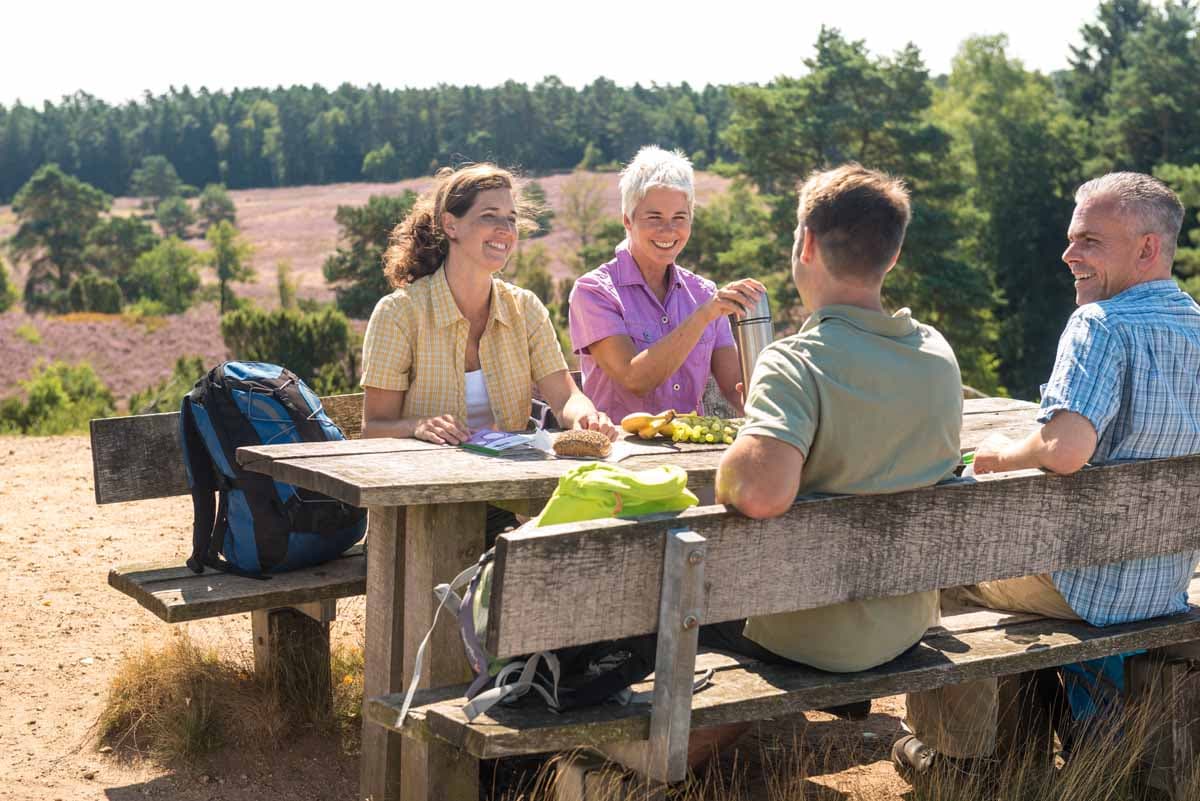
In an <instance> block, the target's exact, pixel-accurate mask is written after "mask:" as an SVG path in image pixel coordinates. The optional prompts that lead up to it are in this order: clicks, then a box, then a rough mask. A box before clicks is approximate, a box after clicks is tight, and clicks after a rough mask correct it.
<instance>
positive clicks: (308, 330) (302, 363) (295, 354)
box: [221, 307, 357, 394]
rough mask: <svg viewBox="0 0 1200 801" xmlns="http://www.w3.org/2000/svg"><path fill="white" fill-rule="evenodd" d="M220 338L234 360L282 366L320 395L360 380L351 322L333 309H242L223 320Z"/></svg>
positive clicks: (344, 389) (351, 385) (346, 387)
mask: <svg viewBox="0 0 1200 801" xmlns="http://www.w3.org/2000/svg"><path fill="white" fill-rule="evenodd" d="M221 336H222V338H223V339H224V340H225V346H226V347H227V348H228V349H229V351H230V353H232V354H233V358H235V359H240V360H243V361H256V362H271V363H273V364H281V365H283V366H284V367H287V368H288V369H289V370H291V371H292V372H294V373H296V375H298V376H300V377H301V378H303V379H304V380H305V381H307V382H308V383H309V384H311V385H312V386H313V388H314V389H316V390H317V391H318V392H319V393H325V394H329V393H331V392H335V393H336V392H346V391H350V390H351V389H352V387H353V386H354V381H355V380H356V378H357V373H356V364H357V353H356V347H357V345H356V343H355V338H354V337H353V336H352V332H351V329H350V323H349V321H347V319H346V317H345V315H343V314H342V313H341V312H339V311H338V310H336V309H333V308H329V307H326V308H324V309H322V310H321V311H318V312H314V313H305V312H300V311H293V310H290V309H279V310H276V311H271V312H265V311H260V310H257V309H240V310H238V311H235V312H231V313H229V314H227V315H225V316H224V317H223V318H221Z"/></svg>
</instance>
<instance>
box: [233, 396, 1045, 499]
mask: <svg viewBox="0 0 1200 801" xmlns="http://www.w3.org/2000/svg"><path fill="white" fill-rule="evenodd" d="M963 407H964V408H963V429H962V448H963V450H964V451H966V450H972V449H974V448H975V447H976V446H977V445H979V443H980V442H982V441H983V440H984V439H985V438H986V437H987V436H988V435H990V434H992V433H996V432H999V433H1003V434H1007V435H1009V436H1019V435H1022V434H1026V433H1028V432H1030V431H1032V430H1033V429H1034V428H1035V427H1036V422H1035V421H1034V416H1035V414H1036V410H1037V406H1036V405H1034V404H1032V403H1028V402H1025V401H1014V400H1008V399H1006V398H983V399H979V400H967V401H964V402H963ZM666 445H669V443H665V441H664V449H663V451H662V452H661V453H652V454H651V453H647V454H640V455H636V456H631V457H629V458H628V459H625V460H624V461H622V462H621V465H622V466H625V467H629V468H631V469H636V470H640V469H644V468H647V467H656V466H658V465H663V464H674V465H679V466H680V467H682V468H684V469H685V470H687V471H688V476H689V479H690V483H691V485H692V486H693V487H703V486H709V485H711V484H712V482H713V476H714V474H715V473H716V468H717V464H718V462H720V460H721V454H722V452H723V451H724V448H723V447H722V446H719V445H695V444H691V443H681V444H679V445H677V446H675V447H676V448H677V450H670V449H669V448H667V447H665V446H666ZM237 458H238V461H239V462H240V463H241V464H242V466H243V467H245V468H246V469H248V470H253V471H255V472H260V473H266V474H268V475H270V476H271V477H273V478H276V479H279V480H280V481H286V482H288V483H290V484H296V485H298V486H301V487H305V488H307V489H312V490H317V491H319V492H323V493H325V494H326V495H329V496H331V497H334V498H337V499H339V500H342V501H345V502H346V503H349V504H352V505H354V506H411V505H416V504H428V503H464V502H470V501H492V500H502V499H523V498H546V497H549V496H550V494H551V493H552V492H553V491H554V487H555V486H556V485H557V483H558V479H559V477H560V476H562V475H563V474H564V473H566V472H567V471H568V470H570V469H571V468H572V467H575V466H576V465H578V464H579V463H580V462H579V461H577V460H570V459H554V458H550V457H546V456H543V455H541V454H538V453H529V452H525V453H521V454H514V455H505V456H485V455H482V454H477V453H471V452H469V451H465V450H463V449H462V448H456V447H450V446H445V445H433V444H431V443H428V442H421V441H419V440H413V439H374V440H346V441H342V442H320V443H302V444H296V445H264V446H259V447H251V448H239V449H238V452H237Z"/></svg>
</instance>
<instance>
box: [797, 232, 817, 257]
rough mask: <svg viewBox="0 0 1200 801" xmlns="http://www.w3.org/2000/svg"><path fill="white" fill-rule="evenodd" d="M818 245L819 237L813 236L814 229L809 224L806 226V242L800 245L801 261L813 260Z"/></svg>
mask: <svg viewBox="0 0 1200 801" xmlns="http://www.w3.org/2000/svg"><path fill="white" fill-rule="evenodd" d="M816 247H817V238H816V237H815V236H813V232H812V229H811V228H809V227H808V226H807V225H806V226H804V243H803V244H802V245H800V263H801V264H808V263H809V262H811V261H812V257H813V251H814V250H816Z"/></svg>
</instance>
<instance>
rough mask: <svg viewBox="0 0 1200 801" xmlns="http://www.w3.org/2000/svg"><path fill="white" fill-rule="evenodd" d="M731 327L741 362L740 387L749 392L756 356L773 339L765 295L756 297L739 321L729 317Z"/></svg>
mask: <svg viewBox="0 0 1200 801" xmlns="http://www.w3.org/2000/svg"><path fill="white" fill-rule="evenodd" d="M729 324H730V325H731V326H732V327H733V339H734V341H735V342H737V347H738V356H739V357H741V360H742V385H743V387H744V388H745V390H744V391H746V392H749V391H750V376H751V375H753V374H754V363H755V362H756V361H758V354H760V353H762V349H763V348H765V347H766V346H767V345H770V344H771V342H772V341H773V340H774V339H775V324H774V323H773V322H772V320H771V303H770V301H768V300H767V293H766V292H764V293H762V294H761V295H759V296H758V302H757V303H755V304H754V308H753V309H751V310H750V312H749V313H748V314H747V315H746V316H745V317H744V318H742V319H741V320H739V319H738V318H737V317H736V316H735V315H732V314H731V315H729Z"/></svg>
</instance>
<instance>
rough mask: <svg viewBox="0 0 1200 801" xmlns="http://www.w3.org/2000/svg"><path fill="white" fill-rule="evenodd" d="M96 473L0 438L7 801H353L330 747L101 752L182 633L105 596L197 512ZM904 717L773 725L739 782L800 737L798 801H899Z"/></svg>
mask: <svg viewBox="0 0 1200 801" xmlns="http://www.w3.org/2000/svg"><path fill="white" fill-rule="evenodd" d="M91 471H92V465H91V451H90V448H89V444H88V440H87V438H86V437H0V569H2V572H3V576H4V579H3V583H2V584H0V586H2V587H3V595H2V598H0V602H2V603H0V610H2V614H3V623H2V624H0V632H2V633H3V636H2V637H0V799H5V801H8V800H10V799H11V801H76V800H77V799H78V800H81V801H82V800H86V799H105V800H106V801H132V800H133V799H138V801H142V799H145V798H147V797H158V798H169V799H180V800H181V801H251V799H260V798H272V799H296V801H308V800H309V799H311V800H312V801H325V799H329V800H330V801H333V800H334V799H337V800H338V801H351V799H354V798H355V797H356V794H357V793H356V790H357V786H358V761H357V759H356V758H354V757H351V756H346V755H344V754H342V753H341V752H340V751H341V749H340V745H339V743H337V742H335V738H332V737H330V738H316V737H310V738H307V739H304V740H302V741H300V742H295V743H289V744H288V745H287V746H286V748H285V749H284V750H282V751H273V752H259V753H245V754H237V753H230V752H229V751H228V750H227V751H224V752H221V753H219V754H217V755H216V756H214V757H212V758H208V759H204V760H201V761H200V762H198V763H196V764H194V765H188V766H174V767H170V766H168V767H164V766H159V765H155V764H153V763H150V762H148V761H122V760H119V759H117V758H115V757H113V756H112V755H111V754H104V753H100V752H99V751H98V747H99V745H98V743H97V742H96V740H95V736H94V724H95V721H96V719H97V717H98V715H99V713H100V711H101V708H102V706H103V702H104V696H105V693H106V691H107V687H108V683H109V680H110V678H111V676H112V675H113V673H114V672H115V670H116V667H117V665H118V664H119V662H120V660H121V658H122V655H124V654H129V653H133V652H136V651H137V650H138V649H139V648H141V647H142V646H144V645H151V646H156V645H161V644H162V643H164V642H166V641H167V639H168V638H169V637H170V636H172V634H171V631H172V627H170V626H168V625H167V624H165V623H162V622H161V621H160V620H159V619H158V618H156V617H155V616H154V615H152V614H150V613H149V612H147V611H146V610H144V609H142V608H141V607H140V606H138V605H137V604H136V603H135V602H133V601H132V600H131V599H129V598H128V597H127V596H125V595H122V594H121V593H118V592H117V591H115V590H113V589H111V588H110V587H109V586H108V584H107V581H106V576H107V573H108V569H109V567H110V566H112V565H118V564H130V563H136V562H153V561H169V560H182V559H183V558H184V557H185V555H186V554H185V547H186V545H187V544H188V543H189V542H190V523H191V504H190V502H189V501H188V499H187V498H186V497H180V498H169V499H162V500H157V501H141V502H138V503H127V504H114V505H109V506H96V504H95V502H94V495H93V487H92V478H91ZM338 615H339V619H338V620H337V621H336V622H335V624H334V627H335V633H334V636H335V638H337V639H341V640H349V641H352V642H361V636H362V634H361V633H362V623H363V603H362V599H361V598H359V599H350V600H348V601H344V602H341V603H339V608H338ZM183 625H185V626H186V627H187V630H188V632H189V634H190V635H191V636H192V637H194V638H195V639H196V640H198V641H200V642H203V643H206V644H215V645H217V646H218V647H220V648H221V649H222V652H223V653H228V654H230V655H232V656H235V657H238V658H241V659H245V660H249V659H250V658H251V657H250V621H249V615H236V616H232V617H227V618H222V619H219V620H211V621H199V622H193V623H188V624H183ZM901 708H902V707H901V699H899V698H889V699H882V700H879V701H876V702H875V705H874V711H875V714H873V715H871V717H870V718H869V719H868V720H867V721H865V722H863V723H861V724H850V723H842V722H837V721H833V720H831V719H829V718H828V717H826V716H823V715H819V714H809V716H808V717H809V722H807V723H806V722H805V721H804V719H799V720H788V721H778V722H771V723H767V724H765V725H763V726H762V727H761V729H760V731H759V733H758V739H757V742H755V741H754V739H750V740H749V741H746V740H744V741H743V744H744V746H747V747H744V748H743V749H742V750H743V752H744V753H743V757H742V761H741V763H740V764H741V767H740V768H738V769H737V771H741V770H747V769H749V770H750V772H751V773H754V774H757V773H759V772H761V770H760V767H759V760H760V758H761V757H763V756H765V757H766V758H767V759H768V760H770V761H782V762H787V761H789V759H790V757H791V754H792V751H793V749H792V748H791V744H792V743H793V742H794V741H796V738H799V739H800V740H802V741H804V743H805V745H806V747H807V749H808V750H810V751H811V752H813V753H816V754H825V755H826V756H825V757H823V758H822V759H821V761H822V762H824V763H825V768H824V769H822V770H821V773H823V774H825V775H822V776H818V777H814V778H813V779H811V780H810V781H808V782H805V786H806V787H805V790H804V792H805V795H804V797H807V798H814V797H815V798H821V799H847V798H863V799H872V801H892V800H893V799H900V798H901V794H902V793H904V792H906V791H907V789H908V788H907V785H906V784H904V783H903V782H901V781H899V780H898V779H897V778H896V776H895V773H894V772H893V771H892V769H891V767H890V766H889V765H888V764H887V762H886V756H887V748H888V746H890V744H891V742H892V739H894V737H895V736H896V735H897V734H898V732H899V722H898V718H897V715H898V714H899V712H900V710H901ZM751 784H752V785H760V787H759V788H758V790H757V791H751V792H750V793H749V796H750V797H758V798H764V799H766V798H768V795H767V794H766V793H765V792H764V791H763V788H761V781H752V782H751ZM817 784H820V785H823V786H825V787H828V788H829V789H828V790H821V789H820V788H817V787H816V786H815V785H817ZM814 791H818V792H817V794H815V795H814V794H813V793H814ZM788 796H790V797H796V798H799V797H801V792H800V791H797V792H795V793H794V794H792V793H788ZM743 797H746V796H743ZM770 801H781V800H778V799H775V798H771V799H770Z"/></svg>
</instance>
